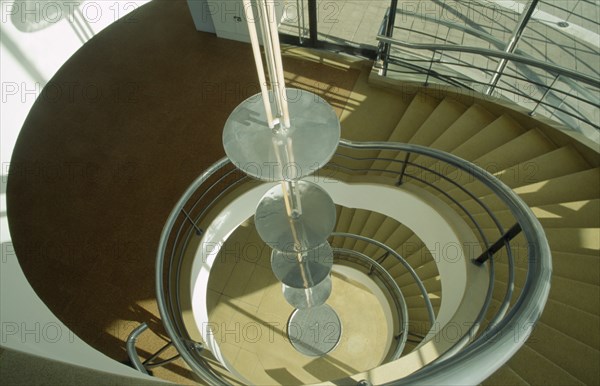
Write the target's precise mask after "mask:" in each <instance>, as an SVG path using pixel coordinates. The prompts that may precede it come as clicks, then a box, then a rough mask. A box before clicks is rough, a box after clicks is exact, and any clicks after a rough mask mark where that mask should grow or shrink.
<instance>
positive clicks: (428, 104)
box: [371, 93, 440, 169]
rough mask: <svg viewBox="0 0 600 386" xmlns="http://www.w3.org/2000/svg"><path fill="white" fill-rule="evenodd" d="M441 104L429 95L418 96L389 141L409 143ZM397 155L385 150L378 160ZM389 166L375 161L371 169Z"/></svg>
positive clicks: (384, 162) (385, 162) (411, 103)
mask: <svg viewBox="0 0 600 386" xmlns="http://www.w3.org/2000/svg"><path fill="white" fill-rule="evenodd" d="M439 103H440V101H439V99H436V98H434V97H432V96H430V95H428V94H425V93H418V94H416V95H415V96H414V97H413V99H412V101H411V102H410V105H409V106H408V108H407V109H406V111H405V112H404V115H403V116H402V118H401V119H400V121H398V124H397V125H396V128H395V129H394V131H393V132H392V133H391V135H390V136H389V137H388V138H387V141H388V142H403V143H405V142H408V140H409V139H410V138H411V137H412V136H413V135H415V133H416V132H417V130H418V129H419V127H421V125H422V124H423V123H424V122H425V121H426V120H427V119H428V118H429V116H430V115H431V114H432V113H433V111H434V110H435V108H436V107H437V106H438V104H439ZM396 155H397V152H393V151H385V150H384V151H381V152H379V154H378V158H395V157H396ZM387 166H388V162H387V161H374V162H373V163H372V165H371V168H372V169H386V167H387Z"/></svg>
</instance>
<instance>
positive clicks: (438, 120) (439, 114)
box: [407, 97, 467, 146]
mask: <svg viewBox="0 0 600 386" xmlns="http://www.w3.org/2000/svg"><path fill="white" fill-rule="evenodd" d="M466 109H467V107H466V106H465V105H463V104H462V103H460V102H458V101H456V100H455V99H452V98H448V97H446V98H444V99H443V100H442V101H441V102H440V104H438V105H437V107H436V108H435V110H434V111H433V112H432V113H431V114H430V115H429V117H428V118H427V119H426V120H425V122H423V124H422V125H421V127H419V129H418V130H417V131H416V132H415V134H414V135H413V136H412V137H411V138H410V139H409V140H408V141H407V142H408V143H413V144H416V145H423V146H428V145H430V144H431V143H432V142H433V141H434V140H435V139H436V138H438V137H439V136H440V134H441V133H443V132H444V131H445V130H446V129H447V128H448V127H449V126H450V125H451V124H452V123H453V122H455V121H456V120H457V119H458V118H459V117H460V116H461V115H462V114H463V113H464V112H465V110H466Z"/></svg>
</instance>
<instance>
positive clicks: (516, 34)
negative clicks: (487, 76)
mask: <svg viewBox="0 0 600 386" xmlns="http://www.w3.org/2000/svg"><path fill="white" fill-rule="evenodd" d="M538 1H539V0H531V1H530V2H529V4H527V8H525V10H524V11H523V13H522V14H521V17H520V18H519V21H518V22H517V26H516V27H515V30H514V31H513V33H512V36H511V37H510V39H509V40H508V43H507V44H506V47H505V48H504V52H507V53H513V52H514V51H515V48H517V43H518V42H519V40H520V39H521V34H523V31H524V30H525V27H527V23H529V19H531V15H533V11H535V7H536V6H537V3H538ZM507 64H508V60H506V59H501V60H500V62H498V67H496V70H495V71H494V76H492V80H491V81H490V85H489V86H488V88H487V90H486V91H485V95H492V93H493V92H494V89H495V88H496V85H497V84H498V81H499V80H500V77H501V76H502V73H503V72H504V69H505V68H506V65H507Z"/></svg>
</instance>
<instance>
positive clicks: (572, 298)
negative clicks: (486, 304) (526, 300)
mask: <svg viewBox="0 0 600 386" xmlns="http://www.w3.org/2000/svg"><path fill="white" fill-rule="evenodd" d="M515 275H516V276H517V278H521V279H523V278H524V277H525V272H523V270H521V269H519V268H517V269H516V270H515ZM518 283H521V285H522V283H523V281H518V282H517V284H518ZM494 284H495V285H497V286H498V288H497V291H496V290H494V299H496V300H498V301H502V298H503V296H504V291H505V290H506V273H502V272H497V274H496V280H495V281H494ZM515 287H516V288H518V289H519V291H520V290H521V286H519V285H516V286H515ZM550 299H552V300H554V301H556V302H560V303H564V304H567V305H570V306H572V307H574V308H577V309H580V310H582V311H585V312H587V313H590V314H592V315H596V316H600V287H598V286H596V285H591V284H587V283H581V282H577V281H574V280H570V279H565V278H562V277H560V276H556V277H553V278H552V286H551V288H550Z"/></svg>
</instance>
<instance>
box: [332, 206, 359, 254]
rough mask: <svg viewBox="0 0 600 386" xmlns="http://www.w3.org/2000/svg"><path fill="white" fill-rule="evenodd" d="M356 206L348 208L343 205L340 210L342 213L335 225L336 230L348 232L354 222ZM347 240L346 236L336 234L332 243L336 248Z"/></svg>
mask: <svg viewBox="0 0 600 386" xmlns="http://www.w3.org/2000/svg"><path fill="white" fill-rule="evenodd" d="M354 212H355V209H354V208H346V207H342V209H341V210H340V214H339V216H338V218H337V223H336V225H335V231H336V232H340V233H347V232H348V228H349V227H350V224H351V223H352V217H354ZM345 241H346V238H345V237H339V236H336V237H334V238H333V240H332V242H331V245H332V246H333V247H336V248H341V247H343V245H344V242H345Z"/></svg>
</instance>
